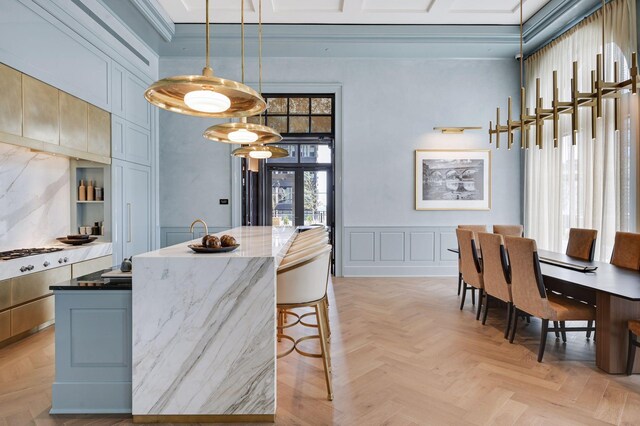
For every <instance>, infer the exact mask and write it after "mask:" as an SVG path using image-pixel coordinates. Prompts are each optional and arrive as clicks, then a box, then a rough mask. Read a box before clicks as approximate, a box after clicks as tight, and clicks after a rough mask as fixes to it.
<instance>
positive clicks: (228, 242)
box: [220, 235, 238, 247]
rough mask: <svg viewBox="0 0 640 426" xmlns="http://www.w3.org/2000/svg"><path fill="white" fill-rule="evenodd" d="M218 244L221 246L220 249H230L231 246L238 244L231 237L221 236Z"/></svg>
mask: <svg viewBox="0 0 640 426" xmlns="http://www.w3.org/2000/svg"><path fill="white" fill-rule="evenodd" d="M220 243H221V244H222V247H231V246H235V245H236V244H238V243H237V242H236V239H235V238H233V237H232V236H231V235H223V236H222V237H221V238H220Z"/></svg>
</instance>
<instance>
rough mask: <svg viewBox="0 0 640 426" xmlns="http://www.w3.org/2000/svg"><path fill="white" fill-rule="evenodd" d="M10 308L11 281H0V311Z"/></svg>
mask: <svg viewBox="0 0 640 426" xmlns="http://www.w3.org/2000/svg"><path fill="white" fill-rule="evenodd" d="M10 306H11V280H4V281H0V311H1V310H3V309H7V308H8V307H10Z"/></svg>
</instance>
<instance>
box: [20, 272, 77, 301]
mask: <svg viewBox="0 0 640 426" xmlns="http://www.w3.org/2000/svg"><path fill="white" fill-rule="evenodd" d="M70 279H71V266H62V267H60V268H55V269H51V270H49V271H42V272H36V273H34V274H29V275H25V276H23V277H17V278H12V279H11V305H18V304H20V303H24V302H28V301H29V300H33V299H37V298H38V297H42V296H45V295H47V294H50V293H51V290H49V286H50V285H54V284H58V283H61V282H63V281H68V280H70Z"/></svg>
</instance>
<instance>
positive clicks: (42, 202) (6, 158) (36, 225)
mask: <svg viewBox="0 0 640 426" xmlns="http://www.w3.org/2000/svg"><path fill="white" fill-rule="evenodd" d="M69 169H70V165H69V159H68V158H64V157H58V156H53V155H50V154H43V153H37V152H32V151H31V150H29V149H26V148H22V147H17V146H13V145H8V144H4V143H0V251H1V250H8V249H14V248H24V247H36V246H42V245H46V244H50V243H52V242H53V241H55V238H56V237H59V236H62V235H67V234H68V233H69V227H70V222H71V211H70V208H71V207H70V206H71V189H70V185H71V183H70V170H69Z"/></svg>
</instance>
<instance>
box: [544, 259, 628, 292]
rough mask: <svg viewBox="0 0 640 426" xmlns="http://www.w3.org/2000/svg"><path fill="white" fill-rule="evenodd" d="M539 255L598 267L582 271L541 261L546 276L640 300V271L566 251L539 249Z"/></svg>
mask: <svg viewBox="0 0 640 426" xmlns="http://www.w3.org/2000/svg"><path fill="white" fill-rule="evenodd" d="M538 256H540V258H544V257H546V258H549V259H553V260H557V261H560V262H565V263H572V264H576V265H583V266H597V267H598V269H596V270H595V271H594V272H580V271H574V270H571V269H567V268H563V267H560V266H555V265H550V264H547V263H544V262H540V269H541V270H542V275H544V276H548V277H553V278H555V279H558V280H561V281H565V282H567V283H572V284H576V285H579V286H582V287H585V288H589V289H592V290H596V291H602V292H604V293H609V294H612V295H614V296H618V297H622V298H624V299H629V300H640V273H639V272H638V271H634V270H632V269H625V268H620V267H618V266H615V265H612V264H610V263H606V262H585V261H583V260H580V259H576V258H573V257H570V256H567V255H566V254H564V253H556V252H552V251H547V250H538Z"/></svg>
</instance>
